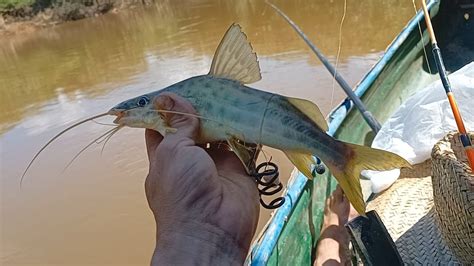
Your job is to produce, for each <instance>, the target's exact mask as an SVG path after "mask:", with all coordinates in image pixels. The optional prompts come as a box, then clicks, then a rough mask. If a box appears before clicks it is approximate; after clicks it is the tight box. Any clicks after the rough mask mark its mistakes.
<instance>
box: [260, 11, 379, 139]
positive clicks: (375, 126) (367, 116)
mask: <svg viewBox="0 0 474 266" xmlns="http://www.w3.org/2000/svg"><path fill="white" fill-rule="evenodd" d="M266 3H267V4H269V5H270V6H271V7H272V8H273V9H275V11H276V12H278V14H280V16H282V17H283V18H284V19H285V20H286V22H288V24H290V26H291V27H292V28H293V29H294V30H295V31H296V32H297V33H298V35H300V37H301V38H303V40H304V42H305V43H306V44H307V45H308V46H309V47H310V48H311V50H312V51H313V52H314V53H315V54H316V56H317V57H318V58H319V60H321V62H322V63H323V65H324V66H325V67H326V69H327V70H328V71H329V73H331V75H332V76H333V77H334V78H335V79H336V81H337V83H338V84H339V86H341V88H342V89H343V90H344V92H345V93H346V94H347V96H348V97H349V98H350V99H351V100H352V102H354V105H355V107H356V108H357V109H358V110H359V111H360V113H361V114H362V116H363V117H364V120H365V121H366V122H367V124H369V126H370V128H371V129H372V131H373V132H374V133H376V134H377V132H379V130H380V128H381V127H382V126H381V125H380V123H379V122H378V121H377V119H375V117H374V116H373V115H372V113H371V112H370V111H368V110H367V108H366V107H365V105H364V103H363V102H362V101H361V100H360V98H359V97H358V96H357V95H356V94H355V93H354V91H353V90H352V88H351V87H350V86H349V84H347V82H346V81H345V80H344V78H343V77H342V76H341V75H340V74H339V73H338V72H337V71H336V70H335V69H334V67H333V66H332V65H331V63H329V61H328V60H327V58H326V57H325V56H324V55H323V53H321V51H320V50H319V49H318V48H317V47H316V46H315V45H314V44H313V43H312V42H311V41H310V40H309V39H308V36H306V34H304V32H303V31H302V30H301V29H300V28H299V27H298V25H296V24H295V23H294V22H293V21H292V20H291V19H290V18H289V17H288V16H287V15H286V14H285V13H283V11H281V10H280V9H279V8H278V7H276V6H275V5H273V4H272V3H269V2H266Z"/></svg>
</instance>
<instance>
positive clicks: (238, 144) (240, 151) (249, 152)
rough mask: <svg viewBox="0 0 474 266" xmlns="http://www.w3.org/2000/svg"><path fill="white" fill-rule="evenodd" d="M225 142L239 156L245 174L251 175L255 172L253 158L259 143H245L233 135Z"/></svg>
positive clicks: (259, 146)
mask: <svg viewBox="0 0 474 266" xmlns="http://www.w3.org/2000/svg"><path fill="white" fill-rule="evenodd" d="M227 143H228V144H229V146H230V147H231V148H232V151H233V152H234V153H235V154H236V155H237V157H239V159H240V161H241V162H242V164H243V166H244V168H245V171H246V172H247V174H249V175H252V174H253V173H254V172H255V160H257V155H258V154H257V153H258V151H260V149H261V145H255V144H253V145H245V144H243V142H242V141H240V140H239V139H237V138H235V137H231V138H230V139H228V140H227Z"/></svg>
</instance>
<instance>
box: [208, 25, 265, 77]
mask: <svg viewBox="0 0 474 266" xmlns="http://www.w3.org/2000/svg"><path fill="white" fill-rule="evenodd" d="M209 75H212V76H214V77H218V78H226V79H232V80H237V81H240V83H242V84H250V83H253V82H256V81H259V80H260V79H261V78H262V76H261V75H260V66H259V65H258V60H257V55H256V54H255V53H254V52H253V51H252V46H251V45H250V43H249V42H248V41H247V36H245V33H243V32H242V30H241V28H240V26H239V25H238V24H232V26H230V28H229V29H228V30H227V32H226V33H225V35H224V38H222V41H221V43H220V44H219V46H218V47H217V50H216V53H215V54H214V59H212V65H211V71H209Z"/></svg>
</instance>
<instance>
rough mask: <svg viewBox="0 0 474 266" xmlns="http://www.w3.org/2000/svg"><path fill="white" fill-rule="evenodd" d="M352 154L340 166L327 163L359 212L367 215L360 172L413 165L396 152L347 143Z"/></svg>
mask: <svg viewBox="0 0 474 266" xmlns="http://www.w3.org/2000/svg"><path fill="white" fill-rule="evenodd" d="M345 145H347V147H348V148H349V149H350V150H351V152H348V153H347V154H352V156H350V157H349V158H347V160H348V161H347V162H340V163H341V164H340V166H339V167H338V165H336V164H333V165H331V163H330V162H326V165H327V166H328V167H329V169H330V170H331V173H332V174H333V175H334V177H336V179H337V181H338V183H339V185H340V186H341V188H342V190H343V191H344V194H345V195H346V197H347V199H349V201H350V202H351V203H352V206H354V209H356V210H357V212H359V214H362V215H365V202H364V198H363V195H362V188H361V185H360V179H359V176H360V172H361V171H362V170H363V169H366V170H391V169H395V168H402V167H411V165H410V163H409V162H407V161H406V160H405V159H403V158H402V157H400V156H398V155H397V154H395V153H391V152H388V151H383V150H378V149H373V148H370V147H366V146H360V145H356V144H350V143H345Z"/></svg>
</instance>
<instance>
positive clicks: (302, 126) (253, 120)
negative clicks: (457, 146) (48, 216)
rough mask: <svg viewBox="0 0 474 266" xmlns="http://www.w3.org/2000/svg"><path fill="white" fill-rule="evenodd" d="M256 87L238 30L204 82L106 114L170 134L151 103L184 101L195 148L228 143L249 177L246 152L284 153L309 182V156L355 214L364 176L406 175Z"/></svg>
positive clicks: (291, 101) (390, 157) (252, 59)
mask: <svg viewBox="0 0 474 266" xmlns="http://www.w3.org/2000/svg"><path fill="white" fill-rule="evenodd" d="M260 79H261V75H260V67H259V64H258V60H257V56H256V54H255V53H254V52H253V51H252V47H251V45H250V43H249V42H248V41H247V37H246V35H245V34H244V33H243V32H242V31H241V28H240V26H239V25H236V24H233V25H232V26H231V27H230V28H229V29H228V30H227V32H226V34H225V35H224V38H223V39H222V41H221V43H220V44H219V46H218V48H217V51H216V53H215V55H214V58H213V61H212V65H211V70H210V72H209V73H208V74H207V75H202V76H196V77H191V78H189V79H186V80H184V81H181V82H178V83H176V84H173V85H171V86H169V87H167V88H164V89H162V90H159V91H155V92H151V93H148V94H145V95H142V96H139V97H136V98H132V99H129V100H126V101H124V102H122V103H120V104H118V105H116V106H115V107H114V108H112V109H111V110H110V111H109V114H113V115H117V119H116V120H115V121H114V123H116V124H119V125H122V126H129V127H139V128H149V129H154V130H156V131H158V132H160V133H161V134H163V135H164V134H167V133H168V132H170V131H171V132H172V131H173V130H174V129H171V128H169V125H168V124H167V122H166V120H165V118H164V116H163V115H162V114H163V112H165V110H162V108H160V106H157V105H156V104H155V101H154V99H156V97H158V96H159V95H161V94H162V93H163V92H171V93H175V94H177V95H179V96H181V97H183V98H185V99H186V100H188V101H189V102H190V103H191V104H192V105H193V107H194V108H195V110H196V111H197V113H198V116H199V117H200V118H201V119H200V120H201V126H200V132H199V137H198V139H197V141H198V142H199V143H208V142H215V141H227V142H228V143H229V145H230V146H231V147H232V149H233V151H234V152H235V153H236V154H237V156H238V157H239V158H240V159H241V161H242V163H243V164H244V166H245V167H246V169H247V171H248V172H249V171H250V169H249V165H250V162H249V160H250V159H252V160H253V159H254V158H253V157H252V156H251V154H247V153H248V152H249V150H251V149H248V148H247V144H250V143H252V144H261V145H266V146H270V147H273V148H276V149H279V150H282V151H283V152H284V153H285V154H286V156H287V157H288V158H289V159H290V161H291V162H292V163H293V164H294V165H295V167H297V169H298V170H299V171H300V172H302V173H303V174H304V175H305V176H306V177H307V178H309V179H311V178H313V176H312V174H311V166H312V165H313V164H314V159H313V156H312V155H313V154H314V155H317V156H318V157H319V158H320V159H321V160H322V161H323V162H324V163H325V164H326V165H327V166H328V167H329V169H330V171H331V173H332V174H333V175H334V176H335V177H336V179H337V181H338V183H339V184H340V186H341V188H342V189H343V190H344V193H345V195H346V196H347V198H348V199H349V200H350V202H351V203H352V205H353V206H354V208H355V209H356V210H357V211H358V212H359V213H360V214H364V213H365V203H364V200H363V196H362V189H361V185H360V181H359V175H360V172H361V170H363V169H370V170H389V169H394V168H401V167H410V164H409V163H408V162H407V161H406V160H405V159H403V158H402V157H400V156H398V155H396V154H393V153H390V152H387V151H382V150H377V149H372V148H369V147H365V146H359V145H355V144H350V143H345V142H342V141H338V140H336V139H334V138H333V137H331V136H329V135H328V134H326V133H325V132H326V131H327V129H328V126H327V123H326V121H325V119H324V116H323V115H322V114H321V112H320V110H319V108H318V107H317V106H316V105H315V104H314V103H312V102H310V101H308V100H304V99H297V98H291V97H286V96H282V95H279V94H274V93H269V92H265V91H261V90H257V89H254V88H250V87H248V86H245V85H244V84H249V83H253V82H256V81H258V80H260Z"/></svg>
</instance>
